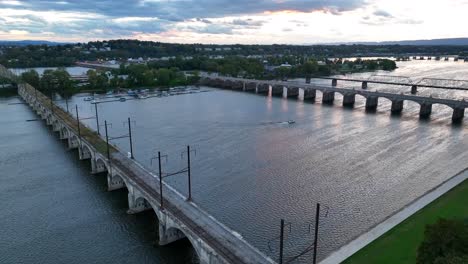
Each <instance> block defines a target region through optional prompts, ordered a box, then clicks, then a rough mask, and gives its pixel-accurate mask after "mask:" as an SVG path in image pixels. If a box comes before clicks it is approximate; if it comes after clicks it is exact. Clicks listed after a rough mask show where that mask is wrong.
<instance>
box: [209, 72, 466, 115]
mask: <svg viewBox="0 0 468 264" xmlns="http://www.w3.org/2000/svg"><path fill="white" fill-rule="evenodd" d="M200 84H202V85H207V86H212V87H217V88H223V89H231V90H239V91H246V92H254V93H258V94H266V95H268V94H271V95H272V96H282V97H284V98H299V94H300V90H302V93H303V98H304V100H305V101H315V99H316V97H317V91H318V92H321V93H322V102H323V103H324V104H333V102H334V100H335V94H336V93H339V94H341V95H342V96H343V105H344V106H353V105H354V103H355V101H356V96H362V97H364V98H365V100H366V109H367V110H376V109H377V106H378V102H379V98H386V99H388V100H390V101H391V103H392V106H391V112H392V113H394V114H399V113H401V112H402V111H403V105H404V101H412V102H415V103H417V104H419V106H420V110H419V116H420V117H421V118H428V117H429V116H430V115H431V113H432V106H433V105H436V104H440V105H445V106H448V107H450V108H452V109H453V114H452V121H453V122H456V123H457V122H461V121H462V120H463V118H464V116H465V109H466V108H467V107H468V102H467V101H465V100H464V99H462V100H458V99H447V98H437V97H432V96H431V95H429V96H425V95H418V94H415V93H414V91H408V93H397V92H389V91H371V90H367V89H366V88H367V87H361V88H357V89H356V88H344V87H336V86H334V85H330V86H326V85H317V84H308V83H297V82H286V81H265V80H252V79H241V78H230V77H203V78H202V79H201V80H200Z"/></svg>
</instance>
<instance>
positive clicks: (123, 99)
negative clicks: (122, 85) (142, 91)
mask: <svg viewBox="0 0 468 264" xmlns="http://www.w3.org/2000/svg"><path fill="white" fill-rule="evenodd" d="M119 101H120V102H125V101H127V99H125V97H120V99H119Z"/></svg>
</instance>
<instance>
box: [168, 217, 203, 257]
mask: <svg viewBox="0 0 468 264" xmlns="http://www.w3.org/2000/svg"><path fill="white" fill-rule="evenodd" d="M165 233H166V234H172V235H174V236H179V237H182V238H181V239H186V240H188V241H189V243H190V245H191V247H192V249H193V251H194V253H195V254H194V256H193V257H194V258H195V259H196V260H193V259H192V262H194V263H199V261H200V259H201V258H202V256H203V255H202V254H203V253H202V250H201V247H200V246H199V243H198V241H197V240H196V239H194V238H193V237H192V236H190V235H187V234H186V233H185V232H184V231H183V230H182V229H181V228H179V227H177V226H167V227H166V232H165ZM206 258H209V256H207V257H206Z"/></svg>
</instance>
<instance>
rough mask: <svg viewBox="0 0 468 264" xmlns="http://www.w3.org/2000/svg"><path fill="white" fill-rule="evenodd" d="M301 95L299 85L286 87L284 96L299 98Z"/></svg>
mask: <svg viewBox="0 0 468 264" xmlns="http://www.w3.org/2000/svg"><path fill="white" fill-rule="evenodd" d="M298 96H299V88H297V87H284V88H283V97H284V98H294V97H295V98H297V97H298Z"/></svg>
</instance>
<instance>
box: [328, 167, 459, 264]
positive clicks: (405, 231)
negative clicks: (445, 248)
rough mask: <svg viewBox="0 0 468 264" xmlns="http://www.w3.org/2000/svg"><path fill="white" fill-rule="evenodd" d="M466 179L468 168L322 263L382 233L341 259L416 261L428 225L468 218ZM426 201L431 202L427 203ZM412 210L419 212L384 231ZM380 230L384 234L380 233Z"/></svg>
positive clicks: (390, 263) (337, 259) (350, 261)
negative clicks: (440, 221)
mask: <svg viewBox="0 0 468 264" xmlns="http://www.w3.org/2000/svg"><path fill="white" fill-rule="evenodd" d="M467 179H468V172H466V171H464V172H462V173H460V174H459V175H457V176H455V177H454V178H452V179H450V180H449V181H447V182H445V183H444V184H442V185H441V186H439V187H438V188H436V189H434V190H433V191H431V192H429V193H428V194H427V195H425V196H423V197H421V198H420V199H418V200H417V201H415V202H414V203H413V204H411V205H409V206H408V207H406V208H405V209H403V210H402V211H400V212H399V213H397V214H395V215H394V216H392V217H390V218H389V219H388V220H387V221H384V222H383V223H382V224H380V225H378V226H376V227H375V228H373V229H372V230H371V231H369V232H367V233H366V234H364V235H362V236H361V237H359V238H358V239H356V240H355V241H353V242H351V243H350V244H348V245H347V246H345V247H343V248H342V249H340V250H338V251H337V252H335V253H334V254H332V255H331V256H330V257H329V258H327V259H326V260H325V261H323V262H321V263H322V264H325V263H332V262H333V263H338V262H341V261H343V258H344V257H345V256H346V254H350V253H351V252H352V250H356V249H357V248H358V247H359V246H360V245H362V244H363V243H366V242H367V243H368V242H370V241H372V240H373V239H374V238H375V237H378V236H380V237H378V238H377V239H376V240H374V241H373V242H371V243H370V244H368V245H367V246H365V247H364V248H362V249H361V250H359V251H358V252H357V253H355V254H353V255H352V256H351V257H349V258H348V259H346V260H345V261H343V262H342V263H345V264H354V263H382V264H386V263H388V264H395V263H398V264H413V263H415V262H416V257H417V250H418V247H419V245H420V244H421V242H422V241H423V239H424V230H425V227H426V225H429V224H434V223H435V222H436V221H437V220H438V219H440V218H445V219H466V218H467V217H468V203H467V202H466V201H468V180H467ZM452 188H453V189H452ZM439 196H440V197H439ZM437 197H439V198H437ZM434 199H435V200H434ZM431 201H432V202H431ZM425 204H428V205H427V206H425V207H424V205H425ZM421 206H423V208H422V209H420V208H419V207H421ZM411 212H416V213H415V214H414V215H412V216H410V217H409V218H407V219H406V220H404V221H403V222H401V223H400V224H398V225H396V226H395V227H394V228H392V229H391V230H389V231H388V232H386V233H385V231H386V229H389V228H391V226H392V224H396V223H398V221H399V220H400V219H404V217H405V215H407V214H411ZM381 233H384V234H383V235H381ZM351 254H352V253H351Z"/></svg>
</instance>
